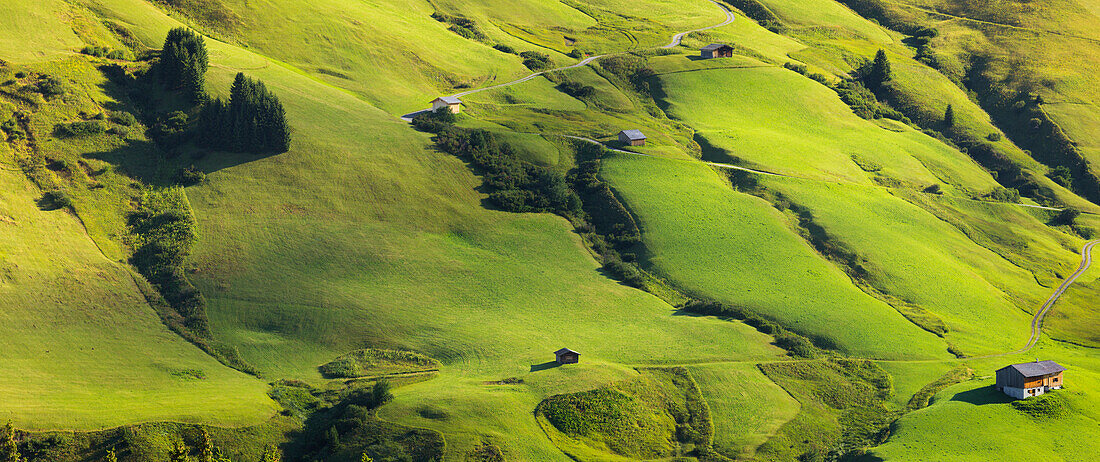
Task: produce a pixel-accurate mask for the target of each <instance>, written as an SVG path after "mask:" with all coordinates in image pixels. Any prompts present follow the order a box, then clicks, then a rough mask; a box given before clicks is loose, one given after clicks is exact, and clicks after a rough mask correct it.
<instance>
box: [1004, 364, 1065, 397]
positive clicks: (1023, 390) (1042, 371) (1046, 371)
mask: <svg viewBox="0 0 1100 462" xmlns="http://www.w3.org/2000/svg"><path fill="white" fill-rule="evenodd" d="M1065 370H1066V368H1064V367H1062V366H1061V365H1059V364H1058V363H1056V362H1054V361H1035V362H1031V363H1021V364H1013V365H1011V366H1005V367H1002V368H1000V369H997V385H996V386H997V390H998V391H1003V392H1004V394H1006V395H1008V396H1011V397H1013V398H1016V399H1025V398H1029V397H1032V396H1038V395H1041V394H1043V393H1046V392H1048V391H1050V390H1057V389H1059V388H1062V372H1063V371H1065Z"/></svg>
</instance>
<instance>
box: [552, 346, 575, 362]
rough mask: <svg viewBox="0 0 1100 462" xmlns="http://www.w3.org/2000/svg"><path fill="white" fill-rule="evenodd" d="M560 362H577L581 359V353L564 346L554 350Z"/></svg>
mask: <svg viewBox="0 0 1100 462" xmlns="http://www.w3.org/2000/svg"><path fill="white" fill-rule="evenodd" d="M554 356H555V357H556V358H557V360H558V364H576V363H577V362H579V361H580V360H581V354H580V353H577V352H576V351H573V350H570V349H568V348H562V349H560V350H558V351H555V352H554Z"/></svg>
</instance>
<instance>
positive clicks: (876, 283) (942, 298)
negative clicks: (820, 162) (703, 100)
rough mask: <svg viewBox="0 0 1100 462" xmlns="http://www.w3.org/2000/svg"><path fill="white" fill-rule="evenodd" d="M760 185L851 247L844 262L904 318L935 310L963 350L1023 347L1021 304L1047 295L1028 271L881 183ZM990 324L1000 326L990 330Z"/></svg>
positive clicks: (823, 233) (1025, 324)
mask: <svg viewBox="0 0 1100 462" xmlns="http://www.w3.org/2000/svg"><path fill="white" fill-rule="evenodd" d="M763 184H764V185H766V187H767V188H769V189H771V190H774V191H778V192H780V193H781V194H782V195H783V196H784V197H785V198H787V199H789V200H790V201H791V202H793V203H794V204H798V205H799V206H801V207H805V208H806V209H807V211H806V212H804V214H803V218H802V219H803V220H809V221H810V222H812V223H813V224H814V225H817V226H820V227H821V230H820V231H818V232H817V233H818V234H820V236H818V237H821V238H824V239H826V240H827V241H828V242H829V244H830V245H835V246H838V247H839V248H841V249H844V250H840V252H851V254H852V255H853V256H854V259H855V260H854V261H852V262H850V263H846V264H849V265H852V266H854V268H853V269H854V271H855V273H857V274H860V277H861V279H863V280H865V281H867V282H868V283H869V284H870V285H871V286H873V287H874V288H875V289H877V290H879V291H881V292H883V293H886V294H889V295H890V296H892V297H894V299H893V300H894V301H893V302H892V304H894V305H895V306H896V307H897V308H898V309H899V310H900V311H902V312H903V313H907V315H910V316H913V317H914V318H918V319H919V318H920V317H921V316H922V315H925V312H930V313H932V317H933V318H936V320H938V321H942V323H943V324H945V325H946V330H947V331H946V333H945V334H944V335H945V338H946V339H947V341H948V342H950V343H951V344H953V345H955V346H956V347H957V348H960V349H961V350H962V351H963V352H965V353H967V354H971V355H974V354H984V353H992V352H1000V351H1008V350H1011V349H1013V348H1018V347H1020V346H1022V342H1023V341H1024V340H1025V339H1026V338H1027V335H1028V332H1029V329H1030V324H1029V323H1030V321H1031V316H1030V315H1029V314H1027V313H1025V312H1024V311H1023V310H1022V309H1021V308H1024V309H1031V308H1032V307H1035V306H1039V305H1041V304H1042V300H1044V299H1045V297H1046V296H1047V295H1048V294H1047V290H1048V289H1046V288H1044V287H1042V286H1040V285H1038V284H1037V283H1036V282H1035V277H1034V275H1032V274H1031V273H1029V272H1027V271H1025V270H1023V269H1021V268H1019V267H1018V266H1016V265H1014V264H1013V262H1012V261H1010V260H1005V259H1004V258H1001V257H1000V256H999V255H997V254H996V253H994V252H992V251H990V250H988V249H986V248H985V247H982V246H980V245H978V244H976V243H974V242H973V241H971V240H970V238H969V237H968V236H967V235H966V234H963V233H962V232H960V231H959V230H958V229H956V228H954V227H953V226H951V225H950V224H948V223H945V222H944V221H942V220H940V219H939V218H938V217H936V216H934V215H932V214H930V213H928V212H926V211H924V210H922V209H920V208H919V207H917V206H915V205H913V204H910V203H908V202H906V201H904V200H902V199H900V198H898V197H896V196H893V195H891V194H890V193H889V192H887V191H886V190H884V189H882V188H877V187H866V186H852V185H842V184H827V183H819V182H812V181H804V180H791V179H771V178H768V179H766V180H765V181H764V183H763ZM807 217H808V218H807ZM810 232H811V233H814V231H810ZM1062 256H1063V257H1068V258H1070V259H1072V255H1071V254H1067V253H1063V254H1062ZM930 261H934V262H935V264H926V263H923V264H922V262H930ZM1014 302H1015V303H1014ZM1017 303H1018V305H1017ZM914 305H915V306H914ZM913 311H916V312H915V313H914V312H913ZM989 323H994V324H996V325H998V326H1000V329H998V330H997V331H996V332H995V333H993V332H990V331H989V330H988V328H987V326H988V325H989Z"/></svg>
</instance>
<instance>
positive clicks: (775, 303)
mask: <svg viewBox="0 0 1100 462" xmlns="http://www.w3.org/2000/svg"><path fill="white" fill-rule="evenodd" d="M601 174H602V175H603V176H604V178H606V179H607V181H608V182H609V183H610V184H611V185H612V186H613V187H614V188H615V190H616V192H617V193H619V194H620V195H621V196H622V198H623V200H624V202H625V203H626V205H627V206H628V207H630V209H631V210H632V211H633V212H634V213H635V214H636V215H637V217H638V220H639V224H640V225H641V227H642V229H643V236H642V239H643V242H644V243H645V245H646V247H647V249H648V255H646V257H645V260H646V262H647V264H648V265H649V266H650V267H651V268H652V269H653V270H654V271H655V272H657V273H658V274H661V275H662V276H665V277H667V278H669V279H670V280H671V281H673V282H674V283H676V284H678V285H679V286H681V287H683V288H685V289H686V290H688V291H689V292H692V293H699V294H706V295H708V296H711V297H715V298H718V299H720V300H722V301H725V302H728V303H732V304H734V305H739V306H744V307H746V308H748V309H750V310H753V311H756V312H758V313H760V314H762V315H764V316H767V317H770V318H773V319H775V320H777V321H779V322H780V323H782V324H784V325H785V326H787V327H790V328H792V329H793V330H795V331H796V332H799V333H802V334H805V335H809V336H810V337H811V338H815V337H816V338H818V339H819V340H821V341H823V343H824V344H831V345H833V346H835V347H837V348H839V349H840V350H841V351H844V352H847V353H850V354H855V355H868V356H877V357H892V358H901V357H936V356H942V355H944V354H945V352H944V344H943V343H941V342H940V340H939V339H937V338H936V337H935V336H933V335H932V334H930V333H927V332H925V331H922V330H921V329H920V328H919V327H917V326H916V325H914V324H911V323H909V322H908V321H907V320H906V319H905V318H903V317H902V316H901V315H900V314H898V312H897V311H895V310H894V309H893V308H891V307H890V306H888V305H886V304H885V303H882V302H880V301H878V300H876V299H874V298H872V297H870V296H869V295H867V294H865V293H863V292H862V291H860V289H859V288H857V287H856V286H855V285H853V284H852V281H851V279H849V278H848V277H847V276H846V275H845V274H844V273H842V272H841V271H840V270H839V269H837V268H836V267H835V266H833V265H832V264H831V263H829V262H828V261H827V260H825V259H824V258H822V257H821V256H819V255H818V254H816V253H815V252H814V251H813V249H812V248H811V247H810V246H809V245H808V244H806V243H805V242H804V241H803V240H802V238H800V237H799V236H798V235H797V234H795V233H794V232H793V231H791V229H790V228H789V227H788V225H787V223H786V222H785V220H784V218H783V216H782V215H781V214H780V213H779V212H777V211H776V210H775V209H774V208H772V207H771V205H770V204H769V203H767V202H766V201H764V200H762V199H759V198H756V197H753V196H749V195H747V194H742V193H738V192H735V191H733V189H732V188H731V187H730V186H729V183H728V182H727V181H726V180H725V178H722V177H721V176H719V175H718V174H717V173H716V172H714V171H713V170H711V169H710V168H709V167H706V166H704V165H700V164H692V163H688V162H683V161H674V160H663V159H656V158H646V157H635V156H627V155H616V156H614V157H611V158H609V159H607V160H606V161H605V165H604V169H603V170H602V171H601ZM689 204H690V205H689ZM854 324H858V325H860V326H862V329H861V330H860V331H855V330H852V329H851V328H850V326H851V325H854ZM866 330H871V331H874V332H877V335H874V336H868V335H863V333H862V332H864V331H866Z"/></svg>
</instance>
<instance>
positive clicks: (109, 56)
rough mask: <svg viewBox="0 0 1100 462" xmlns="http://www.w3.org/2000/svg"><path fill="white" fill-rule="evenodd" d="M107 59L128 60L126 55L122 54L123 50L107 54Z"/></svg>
mask: <svg viewBox="0 0 1100 462" xmlns="http://www.w3.org/2000/svg"><path fill="white" fill-rule="evenodd" d="M107 59H126V55H125V54H123V53H122V50H111V52H110V53H107Z"/></svg>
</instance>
